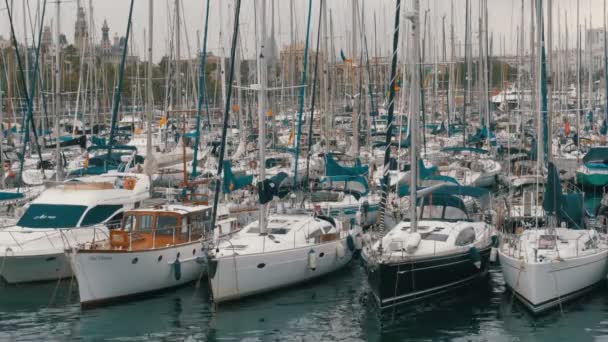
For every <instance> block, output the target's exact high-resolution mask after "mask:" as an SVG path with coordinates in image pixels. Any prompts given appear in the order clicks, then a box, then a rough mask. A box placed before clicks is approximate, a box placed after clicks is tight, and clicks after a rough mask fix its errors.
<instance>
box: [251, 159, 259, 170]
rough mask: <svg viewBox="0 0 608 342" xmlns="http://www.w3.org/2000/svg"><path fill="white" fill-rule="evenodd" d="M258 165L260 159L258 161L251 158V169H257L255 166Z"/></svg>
mask: <svg viewBox="0 0 608 342" xmlns="http://www.w3.org/2000/svg"><path fill="white" fill-rule="evenodd" d="M257 167H258V161H257V160H251V161H250V162H249V168H251V169H255V168H257Z"/></svg>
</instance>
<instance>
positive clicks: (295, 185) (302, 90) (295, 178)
mask: <svg viewBox="0 0 608 342" xmlns="http://www.w3.org/2000/svg"><path fill="white" fill-rule="evenodd" d="M311 17H312V0H309V1H308V18H307V20H306V21H307V24H306V46H305V48H304V62H303V63H304V66H303V68H302V82H301V84H302V85H305V84H306V74H307V71H308V70H307V69H308V44H309V40H310V18H311ZM305 95H306V87H302V88H300V109H299V111H298V134H297V136H296V157H295V163H294V176H293V188H294V190H297V189H298V159H299V157H300V139H301V137H302V114H303V112H304V96H305Z"/></svg>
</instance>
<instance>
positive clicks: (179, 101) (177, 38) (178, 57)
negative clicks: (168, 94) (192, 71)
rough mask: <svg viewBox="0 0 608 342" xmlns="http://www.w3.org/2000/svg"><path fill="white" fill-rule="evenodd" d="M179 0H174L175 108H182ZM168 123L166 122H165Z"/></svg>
mask: <svg viewBox="0 0 608 342" xmlns="http://www.w3.org/2000/svg"><path fill="white" fill-rule="evenodd" d="M179 1H180V0H175V108H176V109H181V108H182V77H181V68H180V61H181V56H182V55H181V44H180V40H181V39H180V38H181V37H180V31H181V22H180V13H179ZM167 124H168V123H167Z"/></svg>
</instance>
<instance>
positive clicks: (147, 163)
mask: <svg viewBox="0 0 608 342" xmlns="http://www.w3.org/2000/svg"><path fill="white" fill-rule="evenodd" d="M148 7H149V9H148V32H149V33H148V46H147V48H148V71H147V73H148V74H147V75H146V121H147V122H146V159H145V160H144V169H145V170H146V173H147V174H148V177H150V184H152V182H151V180H152V173H153V172H152V171H153V170H151V168H152V167H153V166H154V164H155V161H154V154H153V153H152V120H153V116H152V111H153V110H154V102H153V101H154V100H153V93H152V63H153V53H152V51H153V50H152V46H153V45H154V0H149V1H148ZM195 162H196V160H195ZM152 191H153V190H152V186H150V194H152Z"/></svg>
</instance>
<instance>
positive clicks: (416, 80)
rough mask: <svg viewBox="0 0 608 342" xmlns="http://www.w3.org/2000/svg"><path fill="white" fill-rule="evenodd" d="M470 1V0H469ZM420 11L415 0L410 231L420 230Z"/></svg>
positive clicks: (413, 21) (410, 17)
mask: <svg viewBox="0 0 608 342" xmlns="http://www.w3.org/2000/svg"><path fill="white" fill-rule="evenodd" d="M467 1H468V0H467ZM419 11H420V0H414V11H413V12H412V13H411V14H409V15H408V19H410V21H411V22H412V47H411V49H412V54H413V58H412V60H413V61H414V63H412V81H411V82H412V90H411V92H410V94H411V95H410V96H411V98H410V125H411V126H412V128H411V130H410V131H411V132H412V133H413V134H412V135H411V136H410V139H411V143H410V165H411V171H410V208H409V209H410V231H411V232H416V231H417V230H418V217H417V216H416V190H417V188H418V172H419V171H418V134H416V131H418V129H419V125H418V115H420V104H419V101H420V98H419V94H420V92H419V90H418V88H420V72H419V70H420V69H419V68H418V67H417V66H416V61H419V60H420V57H419V56H418V49H419V42H420V33H419V29H420V28H419V24H418V22H419V17H418V13H419Z"/></svg>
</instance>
